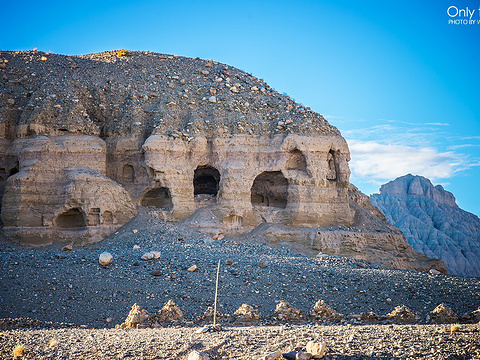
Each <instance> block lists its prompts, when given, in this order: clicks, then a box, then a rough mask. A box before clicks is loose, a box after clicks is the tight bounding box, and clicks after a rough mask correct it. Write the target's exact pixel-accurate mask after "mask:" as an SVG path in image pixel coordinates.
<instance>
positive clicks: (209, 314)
mask: <svg viewBox="0 0 480 360" xmlns="http://www.w3.org/2000/svg"><path fill="white" fill-rule="evenodd" d="M216 319H217V321H218V320H227V319H228V314H223V313H221V312H220V311H218V310H217V317H216ZM199 322H200V323H201V324H211V323H213V307H211V306H209V307H208V308H207V310H205V312H204V313H203V316H202V317H200V319H199Z"/></svg>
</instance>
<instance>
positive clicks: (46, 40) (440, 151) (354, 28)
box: [0, 0, 480, 215]
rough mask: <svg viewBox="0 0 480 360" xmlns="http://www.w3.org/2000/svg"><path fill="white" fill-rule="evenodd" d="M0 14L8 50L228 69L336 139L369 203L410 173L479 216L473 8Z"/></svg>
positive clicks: (164, 6) (381, 4) (413, 4)
mask: <svg viewBox="0 0 480 360" xmlns="http://www.w3.org/2000/svg"><path fill="white" fill-rule="evenodd" d="M467 7H468V9H469V11H470V12H469V13H468V14H472V11H473V14H472V15H471V17H470V16H469V15H467V18H465V16H463V15H465V14H466V11H463V10H466V8H467ZM2 8H3V9H2V10H3V16H2V35H1V36H0V50H28V49H33V48H34V47H37V48H38V49H39V50H42V51H52V52H55V53H61V54H86V53H92V52H99V51H105V50H112V49H121V48H126V49H130V50H148V51H155V52H161V53H169V54H177V55H182V56H191V57H197V56H198V57H200V58H205V59H214V60H216V61H220V62H224V63H227V64H230V65H232V66H235V67H238V68H240V69H242V70H245V71H247V72H249V73H252V74H253V75H255V76H257V77H259V78H262V79H264V80H265V81H267V82H268V83H269V84H270V85H271V86H272V87H274V88H275V89H276V90H278V91H279V92H281V93H287V94H289V95H290V96H291V97H292V98H294V99H295V100H296V101H297V102H300V103H302V104H304V105H306V106H309V107H311V108H312V109H313V110H315V111H317V112H319V113H321V114H323V115H324V116H325V117H326V118H327V119H328V120H329V121H330V122H331V123H332V124H333V125H335V126H337V127H338V128H339V129H340V130H341V131H342V134H343V135H344V137H345V138H346V139H347V141H348V142H349V146H350V151H351V156H352V160H351V162H350V166H351V169H352V177H351V181H352V182H353V183H354V184H356V185H357V186H358V187H359V188H360V189H361V190H362V191H364V192H365V193H367V194H371V193H374V192H376V191H377V190H378V187H379V185H380V184H382V183H385V182H387V181H389V180H392V179H394V178H395V177H397V176H401V175H405V174H407V173H413V174H417V175H423V176H426V177H428V178H430V179H432V181H433V182H434V183H435V184H442V185H444V186H445V188H446V189H447V190H449V191H451V192H453V193H454V195H455V196H456V198H457V202H458V204H459V205H460V206H461V207H462V208H464V209H466V210H467V211H470V212H473V213H475V214H477V215H479V214H480V191H478V185H477V182H478V179H479V178H480V167H479V165H480V46H479V45H480V24H479V23H477V21H478V20H480V1H478V0H477V1H472V0H461V1H459V0H451V1H444V0H434V1H412V0H404V1H401V0H399V1H371V0H366V1H348V0H336V1H333V0H331V1H302V0H298V1H281V0H277V1H259V0H258V1H250V0H246V1H235V2H233V1H215V0H211V1H186V0H185V1H181V0H180V1H142V0H138V1H122V0H116V1H90V0H84V1H82V2H64V1H43V2H39V1H38V2H33V1H32V2H30V1H21V2H20V1H13V0H9V1H8V2H5V3H3V5H2ZM449 8H450V10H448V9H449ZM447 10H448V11H449V13H447ZM449 20H452V21H457V22H459V21H460V22H463V20H474V21H475V25H463V24H459V25H455V24H448V21H449Z"/></svg>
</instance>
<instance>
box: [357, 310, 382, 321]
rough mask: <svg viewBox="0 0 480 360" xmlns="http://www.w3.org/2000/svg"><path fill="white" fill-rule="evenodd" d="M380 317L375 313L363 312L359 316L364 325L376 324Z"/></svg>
mask: <svg viewBox="0 0 480 360" xmlns="http://www.w3.org/2000/svg"><path fill="white" fill-rule="evenodd" d="M379 319H380V317H379V316H378V315H377V314H376V313H374V312H373V311H367V312H363V313H361V314H360V316H359V320H360V321H361V322H363V323H370V324H371V323H376V322H378V320H379Z"/></svg>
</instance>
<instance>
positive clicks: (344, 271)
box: [0, 212, 480, 328]
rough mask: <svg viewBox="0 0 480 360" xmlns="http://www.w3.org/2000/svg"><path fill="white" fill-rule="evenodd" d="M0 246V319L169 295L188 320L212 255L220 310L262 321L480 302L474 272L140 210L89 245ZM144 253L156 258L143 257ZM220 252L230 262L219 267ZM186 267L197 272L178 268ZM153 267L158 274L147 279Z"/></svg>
mask: <svg viewBox="0 0 480 360" xmlns="http://www.w3.org/2000/svg"><path fill="white" fill-rule="evenodd" d="M134 230H138V231H136V233H134ZM179 239H183V240H179ZM134 245H139V246H140V249H134ZM59 246H60V245H59ZM1 249H2V250H1V252H0V263H1V264H2V266H1V268H0V279H1V286H0V302H1V303H2V304H3V306H1V307H0V318H18V317H28V318H32V319H38V320H40V321H49V322H53V323H75V324H77V325H87V326H88V327H94V328H103V327H107V328H109V327H113V326H114V325H115V324H118V323H122V322H123V320H124V319H125V317H126V315H127V314H128V311H129V310H130V308H131V306H132V305H133V304H134V303H138V304H139V305H141V306H142V307H144V308H145V309H146V310H147V311H149V312H156V311H158V310H159V309H160V308H161V307H162V306H163V304H164V303H165V302H166V301H168V300H169V299H172V300H174V301H175V303H177V304H178V305H179V307H180V309H181V310H182V311H183V313H184V315H185V319H186V321H190V322H192V321H196V320H197V319H198V318H199V317H200V316H202V315H203V313H204V312H205V310H206V309H207V308H208V306H210V305H212V303H213V297H214V278H215V273H216V264H217V262H218V260H221V263H222V266H221V278H220V291H219V310H220V311H221V312H222V313H226V314H233V313H234V312H235V310H236V309H237V308H238V307H239V306H240V305H241V304H242V303H248V304H250V305H252V306H255V307H257V309H258V312H259V313H260V315H261V317H262V318H263V319H264V322H267V320H268V317H269V316H270V315H271V314H272V313H273V311H274V309H275V306H276V303H277V302H278V301H279V300H286V301H288V302H290V303H291V304H292V305H293V306H295V307H296V308H298V309H300V310H301V311H302V312H303V313H305V314H307V313H310V312H311V310H312V307H313V305H314V304H315V302H316V301H317V300H319V299H324V300H325V302H326V303H327V304H328V305H330V306H331V307H332V308H334V309H335V310H336V311H338V312H340V313H343V314H345V315H351V314H359V313H361V312H366V311H374V312H375V313H377V314H378V315H385V314H387V313H389V312H390V311H392V310H393V308H394V307H395V306H398V305H406V306H408V307H409V308H410V309H411V310H412V311H413V312H414V313H415V314H417V315H419V316H420V317H421V318H422V319H423V320H425V318H426V316H427V314H428V313H429V312H430V311H432V310H433V309H434V308H435V307H436V306H437V305H438V304H440V303H442V302H443V303H445V304H446V305H447V306H449V307H451V308H452V309H453V310H454V311H455V312H456V313H457V314H458V315H463V314H464V313H467V312H471V311H474V310H476V309H477V308H478V307H479V306H480V279H479V278H470V277H458V276H451V275H436V276H434V275H430V274H427V273H421V272H415V271H405V270H390V269H383V268H373V267H371V266H369V265H368V264H366V263H363V262H359V261H354V260H351V259H346V258H337V257H331V256H324V257H320V258H309V257H306V256H303V255H298V254H294V253H292V252H291V251H290V250H289V249H284V248H283V249H273V248H271V247H268V246H266V245H263V244H255V243H249V242H248V241H244V242H234V241H232V240H228V239H222V240H212V239H211V238H209V237H206V236H205V235H202V234H199V233H197V232H196V231H195V230H192V229H191V228H188V227H186V226H182V225H181V224H172V223H165V222H163V221H161V220H159V219H156V218H155V216H151V214H148V213H145V212H143V213H141V214H140V215H139V216H138V217H137V218H136V219H134V220H133V221H132V222H130V223H129V224H127V225H126V226H124V227H123V228H121V229H120V230H119V231H118V232H117V233H116V234H115V235H113V236H111V237H110V238H108V239H106V240H105V241H103V242H101V243H99V244H96V245H94V246H89V247H85V248H74V249H73V250H72V251H61V248H60V247H58V246H57V247H48V248H37V249H33V248H24V247H19V246H16V245H11V244H6V243H2V245H1ZM151 250H156V251H159V252H160V254H161V255H160V258H159V259H155V260H150V261H144V260H142V259H141V256H142V255H143V254H144V253H145V252H147V251H151ZM103 251H109V252H110V253H111V254H112V255H113V256H114V260H113V263H112V264H110V265H109V266H107V267H103V266H101V265H99V264H98V256H99V255H100V253H102V252H103ZM227 259H230V260H232V261H233V265H226V264H225V261H226V260H227ZM260 261H263V262H265V263H266V265H267V267H265V268H262V267H260V266H259V262H260ZM192 265H197V266H198V269H197V270H196V271H195V272H189V271H187V269H188V268H189V267H190V266H192ZM153 270H158V271H159V272H160V273H161V276H152V275H151V272H152V271H153ZM107 318H114V321H111V322H109V323H107V322H106V319H107Z"/></svg>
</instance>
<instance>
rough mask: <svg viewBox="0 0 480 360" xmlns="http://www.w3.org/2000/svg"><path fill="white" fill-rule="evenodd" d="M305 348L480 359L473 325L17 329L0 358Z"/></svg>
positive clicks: (3, 340) (7, 336)
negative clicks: (455, 327) (318, 345)
mask: <svg viewBox="0 0 480 360" xmlns="http://www.w3.org/2000/svg"><path fill="white" fill-rule="evenodd" d="M309 341H315V342H317V343H324V344H325V357H324V359H329V360H330V359H337V360H340V359H407V358H408V359H433V360H437V359H478V358H480V329H479V326H478V325H462V326H461V328H460V329H459V330H458V331H456V332H453V333H452V332H451V331H450V326H446V325H356V326H351V325H350V326H348V325H335V326H322V325H282V326H278V325H277V326H255V327H227V328H224V329H223V331H220V332H213V333H203V334H199V333H198V332H197V330H196V329H195V328H189V327H187V328H185V327H176V328H160V329H130V330H117V329H78V328H75V329H59V330H54V329H43V330H40V329H28V330H19V329H17V330H7V331H2V332H1V333H0V358H2V359H10V358H12V353H13V349H15V347H16V346H18V345H23V348H24V352H23V354H24V356H23V357H22V358H24V359H187V358H188V359H189V360H190V359H211V360H214V359H245V360H247V359H248V360H251V359H284V357H282V356H281V355H280V357H274V356H273V355H274V354H276V355H278V354H283V353H285V354H286V353H289V352H291V351H296V352H302V355H303V353H304V352H305V351H306V345H307V343H308V342H309ZM194 354H197V355H202V356H203V357H195V355H194ZM266 355H267V356H268V355H271V356H270V357H266ZM303 358H307V359H308V358H309V357H303Z"/></svg>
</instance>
